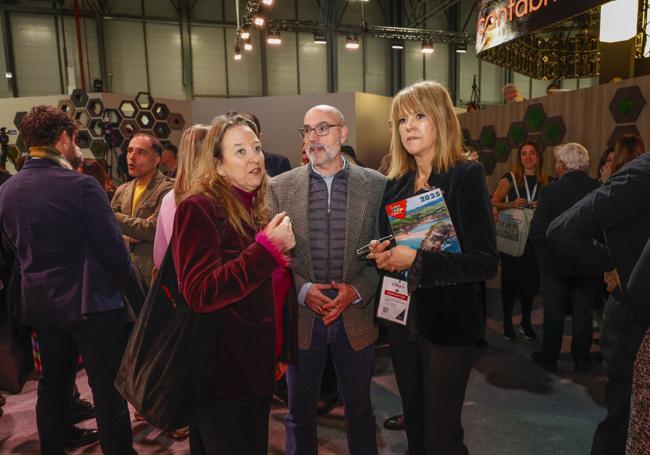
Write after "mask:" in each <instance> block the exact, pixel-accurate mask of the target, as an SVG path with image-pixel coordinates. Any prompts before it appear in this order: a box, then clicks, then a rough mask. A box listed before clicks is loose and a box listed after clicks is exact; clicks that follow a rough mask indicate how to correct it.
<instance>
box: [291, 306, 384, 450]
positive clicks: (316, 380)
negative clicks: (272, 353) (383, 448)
mask: <svg viewBox="0 0 650 455" xmlns="http://www.w3.org/2000/svg"><path fill="white" fill-rule="evenodd" d="M328 346H329V349H330V352H331V355H332V362H333V363H334V369H335V370H336V376H337V377H338V382H339V388H340V391H341V397H342V398H343V403H344V404H345V420H346V422H347V440H348V448H349V451H350V454H351V455H375V454H377V436H376V428H375V415H374V413H373V411H372V405H371V403H370V381H371V379H372V365H373V361H374V358H375V348H374V345H370V346H368V347H366V348H364V349H362V350H360V351H355V350H354V349H352V346H350V342H349V340H348V337H347V335H346V334H345V328H344V327H343V319H342V318H339V319H337V320H336V321H335V322H334V323H332V324H331V325H330V326H329V327H325V326H324V325H323V321H322V320H321V319H320V318H316V321H315V322H314V328H313V332H312V340H311V346H310V348H309V349H307V350H304V351H303V350H301V351H300V352H299V359H298V364H299V366H300V367H299V368H297V367H295V366H294V365H289V369H288V370H287V385H288V387H289V413H288V415H287V417H286V419H285V428H286V438H287V439H286V453H287V455H316V454H317V453H318V448H317V445H318V442H317V439H316V401H317V400H318V395H319V391H320V384H321V378H322V377H323V369H324V368H325V362H326V360H327V348H328Z"/></svg>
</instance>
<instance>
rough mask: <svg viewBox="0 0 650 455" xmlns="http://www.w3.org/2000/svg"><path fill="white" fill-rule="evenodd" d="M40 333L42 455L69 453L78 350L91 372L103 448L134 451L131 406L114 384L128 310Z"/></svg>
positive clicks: (107, 451)
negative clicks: (66, 443)
mask: <svg viewBox="0 0 650 455" xmlns="http://www.w3.org/2000/svg"><path fill="white" fill-rule="evenodd" d="M36 334H37V336H38V344H39V348H40V353H41V365H42V368H43V370H42V373H41V377H40V380H39V383H38V401H37V402H36V423H37V426H38V435H39V438H40V441H41V452H42V453H43V455H49V454H52V455H61V454H63V453H65V452H64V447H63V444H64V439H65V436H66V434H67V431H68V423H67V422H68V420H67V415H68V412H69V410H70V397H71V396H72V392H73V387H74V378H75V371H76V360H77V352H79V353H80V354H81V356H82V357H83V360H84V367H85V369H86V372H87V373H88V383H89V384H90V388H91V390H92V393H93V400H94V402H95V413H96V418H97V428H98V430H99V442H100V444H101V447H102V451H103V452H104V454H107V455H111V454H115V455H127V454H135V451H134V450H133V447H132V443H133V437H132V435H131V421H130V419H129V410H128V408H127V405H126V401H124V398H122V396H121V395H120V394H119V393H118V392H117V390H116V389H115V385H114V382H115V375H116V374H117V369H118V367H119V365H120V361H121V360H122V355H123V353H124V347H125V345H126V323H125V321H124V311H123V310H121V309H120V310H115V311H108V312H105V313H94V314H91V315H88V318H87V319H85V320H83V321H81V322H78V323H76V324H75V325H74V326H73V327H71V328H69V329H46V328H37V329H36Z"/></svg>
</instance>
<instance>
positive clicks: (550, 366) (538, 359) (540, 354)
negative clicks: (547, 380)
mask: <svg viewBox="0 0 650 455" xmlns="http://www.w3.org/2000/svg"><path fill="white" fill-rule="evenodd" d="M530 358H531V359H533V362H535V363H536V364H537V365H539V366H541V367H542V368H544V369H545V370H548V371H555V370H557V360H554V359H552V358H551V357H550V356H549V355H548V354H546V353H545V352H544V351H535V352H533V353H532V354H531V355H530Z"/></svg>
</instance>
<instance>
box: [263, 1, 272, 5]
mask: <svg viewBox="0 0 650 455" xmlns="http://www.w3.org/2000/svg"><path fill="white" fill-rule="evenodd" d="M262 3H263V4H265V5H266V6H271V5H272V4H273V0H262Z"/></svg>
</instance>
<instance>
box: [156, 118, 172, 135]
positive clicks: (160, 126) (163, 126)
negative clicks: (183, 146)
mask: <svg viewBox="0 0 650 455" xmlns="http://www.w3.org/2000/svg"><path fill="white" fill-rule="evenodd" d="M153 132H154V134H155V135H156V137H157V138H159V139H167V138H168V137H169V134H170V133H171V132H172V130H171V128H169V125H167V123H165V122H156V124H155V125H154V126H153Z"/></svg>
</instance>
